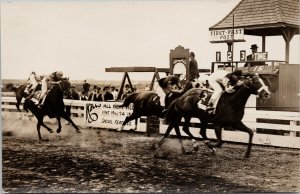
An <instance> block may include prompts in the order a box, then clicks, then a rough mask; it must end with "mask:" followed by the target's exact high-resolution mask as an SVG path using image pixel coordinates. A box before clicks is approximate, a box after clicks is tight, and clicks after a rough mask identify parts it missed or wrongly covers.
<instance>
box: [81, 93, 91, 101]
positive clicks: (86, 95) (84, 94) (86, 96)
mask: <svg viewBox="0 0 300 194" xmlns="http://www.w3.org/2000/svg"><path fill="white" fill-rule="evenodd" d="M88 95H89V94H88V93H86V92H85V91H82V92H81V94H80V100H88V98H89V96H88Z"/></svg>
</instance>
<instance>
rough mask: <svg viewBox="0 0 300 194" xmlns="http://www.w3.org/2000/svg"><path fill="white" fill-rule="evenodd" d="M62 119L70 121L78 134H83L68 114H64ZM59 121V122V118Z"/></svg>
mask: <svg viewBox="0 0 300 194" xmlns="http://www.w3.org/2000/svg"><path fill="white" fill-rule="evenodd" d="M61 118H63V119H65V120H66V121H68V122H69V123H71V125H72V126H73V127H74V128H75V129H76V132H77V133H81V131H80V129H79V127H78V126H77V125H76V124H75V123H74V122H73V120H72V119H71V118H70V116H68V114H67V113H62V114H61ZM57 120H59V118H58V119H57ZM59 124H60V121H59ZM57 130H58V129H57Z"/></svg>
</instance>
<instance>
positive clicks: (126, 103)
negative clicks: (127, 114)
mask: <svg viewBox="0 0 300 194" xmlns="http://www.w3.org/2000/svg"><path fill="white" fill-rule="evenodd" d="M138 95H139V93H132V94H129V95H128V96H127V97H126V98H125V100H124V102H123V104H121V105H119V107H128V106H129V105H130V104H131V103H134V101H135V99H136V97H137V96H138Z"/></svg>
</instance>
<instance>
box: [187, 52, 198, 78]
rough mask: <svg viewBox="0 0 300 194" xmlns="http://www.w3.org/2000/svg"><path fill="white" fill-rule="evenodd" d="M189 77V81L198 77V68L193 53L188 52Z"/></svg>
mask: <svg viewBox="0 0 300 194" xmlns="http://www.w3.org/2000/svg"><path fill="white" fill-rule="evenodd" d="M189 64H190V79H189V81H192V80H194V79H198V78H199V69H198V63H197V61H196V59H195V53H194V52H190V63H189Z"/></svg>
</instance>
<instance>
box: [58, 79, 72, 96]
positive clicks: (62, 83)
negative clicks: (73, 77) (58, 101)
mask: <svg viewBox="0 0 300 194" xmlns="http://www.w3.org/2000/svg"><path fill="white" fill-rule="evenodd" d="M70 86H71V84H70V82H69V79H68V78H64V79H62V80H61V81H60V82H59V87H60V89H61V91H62V92H63V93H66V92H68V91H69V90H70Z"/></svg>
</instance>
